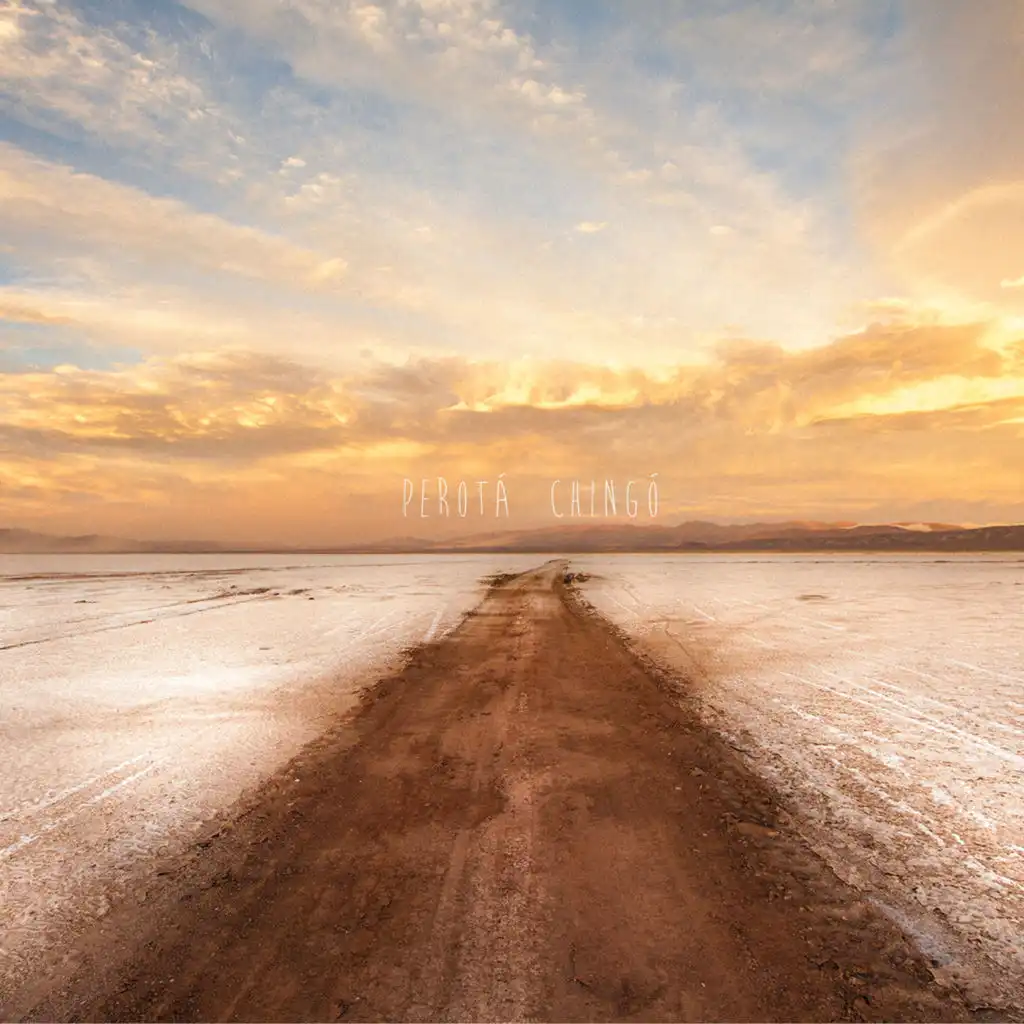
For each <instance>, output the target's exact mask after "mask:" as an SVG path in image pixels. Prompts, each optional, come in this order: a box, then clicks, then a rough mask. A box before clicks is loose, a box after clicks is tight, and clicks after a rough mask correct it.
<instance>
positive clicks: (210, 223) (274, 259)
mask: <svg viewBox="0 0 1024 1024" xmlns="http://www.w3.org/2000/svg"><path fill="white" fill-rule="evenodd" d="M0 224H2V225H3V227H4V230H5V233H6V235H7V237H9V238H12V239H14V240H16V241H17V243H18V246H19V252H23V253H24V252H28V251H31V250H39V249H44V250H45V251H46V252H47V253H48V254H49V256H50V258H52V256H53V252H52V250H53V246H54V244H55V243H57V244H60V245H63V246H64V247H65V253H64V254H73V253H75V252H87V253H89V254H96V253H103V254H105V255H108V256H112V257H121V256H123V255H124V254H125V253H126V252H128V253H130V254H131V256H133V257H134V258H136V259H140V260H143V261H145V262H147V263H149V264H151V265H154V266H160V267H165V268H166V267H191V268H194V269H198V270H206V271H210V270H212V271H216V272H221V273H226V274H239V275H242V276H244V277H248V278H255V279H258V280H269V281H271V282H274V283H283V284H286V285H289V286H292V287H298V288H300V289H310V290H316V289H324V288H327V289H336V288H338V287H339V285H340V283H341V282H342V281H343V279H344V276H345V269H346V262H345V260H344V259H343V258H341V257H340V256H338V255H336V254H327V255H325V254H321V253H317V252H312V251H310V250H309V249H305V248H303V247H300V246H296V245H294V244H292V243H290V242H288V241H286V240H285V239H282V238H279V237H277V236H275V235H272V234H269V233H267V232H265V231H261V230H259V229H256V228H251V227H245V226H242V225H238V224H233V223H231V222H230V221H227V220H225V219H223V218H221V217H217V216H214V215H212V214H206V213H196V212H195V211H193V210H191V209H190V208H189V207H188V206H186V205H185V204H184V203H182V202H180V201H178V200H175V199H164V198H156V197H153V196H150V195H147V194H146V193H145V192H143V191H141V190H139V189H136V188H131V187H129V186H126V185H120V184H116V183H114V182H111V181H107V180H105V179H103V178H99V177H96V176H94V175H91V174H83V173H80V172H75V171H74V170H73V169H72V168H71V167H68V166H64V165H61V164H54V163H51V162H49V161H45V160H40V159H38V158H34V157H32V156H31V155H30V154H28V153H26V152H25V151H24V150H21V149H18V148H17V147H15V146H11V145H9V144H0Z"/></svg>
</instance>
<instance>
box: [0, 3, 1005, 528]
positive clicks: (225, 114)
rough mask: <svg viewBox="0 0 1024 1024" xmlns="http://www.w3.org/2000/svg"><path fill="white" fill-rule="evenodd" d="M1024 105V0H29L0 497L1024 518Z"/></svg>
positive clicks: (370, 520) (340, 521)
mask: <svg viewBox="0 0 1024 1024" xmlns="http://www.w3.org/2000/svg"><path fill="white" fill-rule="evenodd" d="M1021 124H1024V3H1022V2H1021V0H986V2H985V3H977V2H973V0H945V2H943V3H935V2H933V0H841V2H840V0H792V2H782V0H746V2H743V0H687V2H683V0H630V2H626V0H619V2H611V0H508V2H503V0H378V2H364V0H288V2H283V0H181V2H172V0H157V2H146V3H143V2H141V0H80V2H64V0H13V2H12V0H0V526H6V527H20V528H26V529H34V530H40V531H44V532H53V533H75V534H81V533H103V534H113V535H120V536H131V537H140V538H197V539H198V538H202V539H212V540H227V541H240V542H246V543H262V542H266V543H274V544H305V543H308V544H332V543H349V542H353V541H356V542H357V541H362V540H371V539H380V538H385V537H393V536H423V537H438V536H456V535H461V534H466V533H473V532H481V531H482V532H489V531H494V530H498V529H510V528H511V529H519V528H524V529H525V528H531V527H535V526H549V525H553V524H555V523H556V522H557V523H558V524H560V525H570V524H575V523H576V522H580V523H584V524H585V523H586V522H587V521H588V520H587V518H586V517H583V518H581V519H578V520H577V519H574V518H573V517H572V516H571V515H569V513H570V511H571V508H570V506H569V494H570V488H571V481H573V480H579V481H580V482H581V484H582V485H583V487H584V489H586V490H587V491H588V489H589V485H590V481H591V480H595V481H596V486H597V488H598V492H599V494H600V492H601V490H602V488H603V485H604V481H605V480H611V481H613V482H614V483H615V486H616V487H617V490H618V493H619V494H620V499H619V504H618V510H617V514H616V519H617V521H620V522H624V521H628V520H627V518H626V517H625V515H624V513H623V507H624V503H623V501H622V498H621V495H622V493H623V492H624V490H625V487H626V484H627V483H628V481H629V480H631V479H632V480H636V481H638V483H637V484H636V485H634V489H635V490H636V491H638V492H639V491H640V490H641V488H642V493H643V494H644V495H645V496H646V493H647V487H648V486H649V484H650V481H651V479H655V480H656V482H657V485H658V495H659V506H658V512H657V519H658V522H659V524H660V525H665V524H668V523H672V522H677V521H681V520H685V519H710V520H716V521H721V522H730V521H761V520H789V519H799V520H807V519H815V520H829V521H835V520H841V521H859V522H881V521H905V522H919V521H937V522H950V523H970V524H983V523H994V522H1021V521H1024V132H1021V131H1020V125H1021ZM652 474H656V476H654V477H652ZM499 476H500V477H501V479H502V482H503V484H504V486H505V488H506V494H507V498H508V502H507V511H508V514H507V515H505V509H504V508H501V507H497V506H496V503H495V501H494V498H495V496H496V490H497V480H498V479H499ZM439 477H440V478H443V479H444V480H445V481H446V486H447V487H448V488H449V490H450V492H451V496H452V500H451V502H450V508H449V514H448V515H447V516H445V515H444V514H443V512H444V509H443V507H442V506H440V505H439V503H438V501H437V492H438V489H439V486H440V485H439V484H438V482H437V480H438V478H439ZM406 479H409V480H411V481H413V484H412V485H411V486H413V488H414V492H415V494H414V499H413V501H412V502H411V503H407V504H403V498H404V496H405V493H406V492H405V490H404V488H405V486H406V485H404V481H405V480H406ZM424 479H427V480H429V481H430V482H429V484H428V486H427V489H426V490H427V498H426V501H425V502H424V501H423V500H422V494H423V487H422V481H423V480H424ZM461 480H465V481H466V482H467V488H468V489H469V490H470V492H471V494H472V496H473V499H474V500H473V502H471V503H469V507H468V508H467V514H466V516H465V517H460V516H459V515H458V510H457V507H456V500H455V495H456V493H457V488H458V484H459V481H461ZM480 480H484V481H487V485H486V489H485V494H486V499H485V504H484V513H483V514H480V510H479V507H478V505H477V503H476V497H477V493H478V485H477V481H480ZM555 480H559V481H561V483H560V484H559V485H558V488H560V490H559V489H556V496H557V495H560V496H561V497H560V499H559V498H556V503H555V508H552V503H551V498H550V495H551V485H552V484H553V482H554V481H555ZM641 482H642V483H641ZM588 493H589V491H588ZM559 501H560V502H561V504H559ZM583 504H584V511H587V512H589V501H585V502H584V503H583ZM600 504H601V503H600V500H599V502H598V505H599V506H600ZM643 507H644V509H645V515H646V514H648V510H647V506H646V497H645V498H644V501H643ZM556 510H558V511H561V512H562V513H563V518H561V519H557V520H556V519H555V518H554V512H555V511H556ZM598 511H599V512H600V511H602V510H601V509H600V508H599V509H598ZM496 512H498V513H500V514H497V515H496ZM606 521H610V520H606ZM643 521H644V516H638V519H637V522H643ZM590 522H592V520H590Z"/></svg>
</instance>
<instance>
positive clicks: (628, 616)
mask: <svg viewBox="0 0 1024 1024" xmlns="http://www.w3.org/2000/svg"><path fill="white" fill-rule="evenodd" d="M572 567H573V569H576V570H581V571H585V572H591V573H594V574H596V575H595V578H593V579H591V580H590V581H589V582H587V583H586V584H585V586H584V591H585V594H586V597H587V599H588V600H589V601H590V602H591V603H592V604H593V605H594V606H595V607H596V608H597V610H598V611H600V612H601V613H603V614H604V615H605V616H606V617H607V618H609V619H610V620H612V621H613V622H614V623H615V624H616V625H618V626H619V627H620V628H621V629H622V630H624V631H625V632H626V633H627V634H628V635H630V636H631V637H632V638H633V639H634V640H635V641H636V643H637V644H638V645H639V647H640V648H641V649H642V650H643V651H644V652H645V653H648V654H650V655H651V656H652V657H653V658H654V659H655V660H656V661H659V662H661V663H662V664H663V665H667V666H669V667H670V668H672V669H673V670H675V671H676V672H677V673H678V674H680V675H683V676H685V677H686V678H687V679H689V680H692V682H693V684H694V689H695V692H696V695H697V697H698V699H699V700H700V702H701V706H702V708H703V711H704V714H705V715H706V717H707V719H708V720H709V721H711V722H712V723H713V724H714V725H715V726H716V727H717V728H719V729H720V730H722V731H724V732H725V733H726V734H727V735H729V736H730V737H731V738H732V740H733V742H734V743H735V744H736V745H737V746H739V747H741V748H742V749H743V750H744V751H745V753H746V754H747V755H748V757H749V758H750V759H751V761H752V762H753V763H754V764H755V765H756V766H757V767H758V769H759V770H760V771H761V772H762V773H763V774H764V775H766V776H768V777H769V778H770V779H771V780H772V781H773V782H774V783H775V785H776V786H777V788H778V789H779V790H780V791H781V792H782V794H784V796H785V797H786V798H787V799H788V800H789V801H790V803H791V804H792V806H794V807H795V808H797V809H798V811H799V820H800V822H801V828H802V829H804V830H805V832H806V834H807V836H808V838H810V839H811V840H812V842H813V843H814V845H815V846H816V847H817V848H818V849H819V850H820V851H821V852H822V853H823V854H824V855H825V856H826V857H827V858H828V859H829V861H830V862H831V864H832V865H833V867H834V869H835V870H836V871H837V873H838V874H839V875H840V876H841V877H843V878H844V879H846V880H849V881H852V882H854V883H855V884H856V885H858V886H859V887H861V888H862V889H864V890H865V891H866V892H867V893H868V894H869V895H870V896H871V898H872V899H873V900H876V901H877V902H878V903H879V904H880V905H882V906H883V907H884V908H886V910H887V911H888V912H889V913H890V914H891V915H892V916H893V917H894V918H895V919H897V920H898V921H899V922H900V923H901V924H902V925H903V926H904V927H905V928H908V929H909V930H911V931H912V932H915V933H916V934H917V936H918V939H919V941H920V942H921V944H922V945H923V946H924V948H926V950H928V951H929V953H930V955H931V956H932V957H933V960H934V961H935V962H936V963H937V964H938V965H939V966H940V967H942V968H944V969H945V971H946V972H947V973H948V974H950V975H951V976H963V977H968V976H969V977H970V978H971V979H972V982H971V983H972V984H973V985H975V987H979V986H980V987H984V986H985V985H987V984H989V983H991V982H993V980H994V983H995V985H996V986H997V987H999V986H1000V985H1001V984H1002V982H1003V981H1005V982H1007V983H1011V982H1012V979H1014V978H1016V979H1020V978H1024V949H1022V938H1024V773H1022V768H1024V662H1022V658H1021V653H1022V651H1024V559H1022V558H1020V557H1019V556H1016V555H1013V556H977V555H974V556H950V557H937V556H932V555H929V556H878V557H866V556H863V555H857V556H831V557H830V556H820V555H807V556H757V557H752V556H738V555H726V556H711V555H694V556H670V557H663V556H655V555H651V556H626V555H621V556H615V555H612V556H594V557H574V558H573V559H572ZM982 975H986V976H987V977H988V979H989V981H988V982H983V981H982V980H981V976H982ZM1013 984H1019V982H1016V983H1013Z"/></svg>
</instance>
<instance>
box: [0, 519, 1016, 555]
mask: <svg viewBox="0 0 1024 1024" xmlns="http://www.w3.org/2000/svg"><path fill="white" fill-rule="evenodd" d="M630 551H636V552H641V551H652V552H672V551H677V552H699V551H793V552H801V551H803V552H812V551H1024V525H1006V526H972V527H969V526H958V525H953V524H949V523H876V524H864V523H847V522H839V523H828V522H803V521H793V522H781V523H740V524H722V523H713V522H703V521H691V522H684V523H679V524H677V525H675V526H651V525H646V524H645V525H637V526H634V525H631V524H630V525H623V524H583V523H581V524H578V525H572V526H552V527H545V528H540V529H534V530H520V531H515V530H511V531H503V532H496V533H489V534H477V535H475V536H470V537H466V538H463V539H460V540H444V541H430V540H424V539H422V538H417V537H401V538H396V539H393V540H388V541H381V542H375V543H368V544H347V545H336V546H318V547H287V546H281V545H266V544H262V545H261V544H227V543H222V542H217V541H195V540H183V541H175V540H165V541H144V540H131V539H126V538H122V537H107V536H100V535H96V534H87V535H84V536H76V537H69V536H58V535H54V534H46V533H36V532H35V531H32V530H21V529H0V553H3V554H177V553H181V554H200V553H220V554H226V553H246V552H252V553H255V552H281V553H296V554H298V553H305V554H412V553H418V552H424V553H437V554H442V553H460V554H470V553H484V552H509V553H512V552H530V553H532V552H537V553H566V554H582V553H586V552H630Z"/></svg>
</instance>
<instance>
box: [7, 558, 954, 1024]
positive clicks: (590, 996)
mask: <svg viewBox="0 0 1024 1024" xmlns="http://www.w3.org/2000/svg"><path fill="white" fill-rule="evenodd" d="M786 820H787V819H786V818H785V816H784V815H783V814H782V813H781V812H780V810H779V809H778V808H777V807H776V806H775V805H774V804H773V801H772V798H771V795H770V793H769V792H768V791H767V790H766V789H765V788H764V787H763V785H762V784H761V783H759V782H758V780H757V779H756V778H754V777H753V776H752V775H751V774H750V773H749V772H748V771H747V770H746V769H745V768H744V767H743V765H742V764H741V763H740V761H739V760H738V759H737V758H736V756H735V754H734V753H733V752H732V751H731V750H730V749H729V748H728V747H727V746H725V745H724V744H723V743H722V742H721V741H720V740H719V739H717V738H716V737H715V736H714V735H711V734H709V733H708V732H707V731H706V730H704V729H702V727H701V726H700V724H699V723H698V721H697V720H696V718H695V717H694V716H693V714H692V713H691V712H690V711H689V710H688V708H687V702H686V695H685V690H683V691H673V690H672V689H671V687H668V685H667V684H666V683H665V681H663V680H661V681H659V680H658V679H656V678H654V677H653V676H652V675H651V674H650V673H648V672H647V671H646V670H645V668H644V667H643V666H642V665H641V664H640V663H639V662H638V661H637V660H636V659H635V658H634V657H633V656H632V655H631V654H630V653H629V652H628V651H627V650H626V649H625V648H624V647H623V645H622V644H621V643H620V642H619V641H618V640H617V639H616V638H615V637H614V636H613V635H612V633H611V632H610V631H609V630H608V629H607V628H606V627H605V626H604V625H603V623H602V622H601V621H600V620H599V619H597V618H596V617H594V616H591V615H589V614H588V613H586V612H585V611H584V610H582V609H581V608H579V607H578V606H577V605H576V604H575V602H574V601H573V600H572V599H571V597H570V595H569V594H568V592H567V590H566V588H565V587H564V586H563V584H562V575H561V567H560V566H559V565H558V564H556V563H551V564H549V565H547V566H544V567H542V568H541V569H539V570H536V571H535V572H532V573H527V574H525V575H523V576H521V577H518V578H514V579H510V580H504V581H502V582H501V583H499V584H498V585H496V586H495V587H494V588H493V589H492V590H491V592H490V593H489V595H488V597H487V598H486V599H485V600H484V602H483V603H482V604H481V605H480V607H479V608H478V609H477V610H476V612H475V613H473V614H472V615H471V616H470V617H469V618H468V619H467V620H466V622H465V623H464V624H463V626H462V627H461V628H460V629H459V630H458V631H457V632H456V633H455V634H454V635H453V636H451V637H449V638H448V639H447V640H444V641H442V642H440V643H436V644H431V645H428V646H426V647H423V648H421V649H420V650H418V651H417V652H415V653H414V654H413V655H412V656H411V657H410V659H409V661H408V664H407V666H406V667H405V669H404V670H403V671H402V672H401V673H400V674H399V675H397V676H395V677H394V678H391V679H387V680H385V681H383V682H381V683H379V684H378V685H377V686H376V687H374V688H373V689H372V690H370V691H368V693H367V695H366V696H365V698H364V700H363V704H362V706H361V707H360V708H359V709H358V712H357V713H356V714H355V715H354V716H352V717H351V719H350V720H349V721H348V722H346V723H345V724H344V725H342V726H340V727H339V728H337V729H336V730H334V731H333V732H332V733H330V734H328V735H327V736H325V737H324V738H323V739H321V740H320V741H318V742H317V743H316V744H314V745H313V746H311V747H310V748H308V749H307V750H306V751H305V752H304V754H303V755H302V756H301V757H300V758H298V759H297V760H296V761H295V762H293V763H292V765H291V766H290V767H289V768H288V770H286V771H285V772H282V773H281V774H280V775H279V776H277V777H276V778H274V779H272V780H271V781H270V782H268V784H267V785H266V786H265V787H264V788H263V789H262V790H261V792H260V793H259V795H258V799H256V800H254V801H253V802H252V805H251V806H250V807H249V809H248V810H246V811H244V812H243V813H241V814H239V815H238V816H236V817H235V818H234V820H233V821H225V823H224V825H223V827H222V828H221V829H220V830H219V831H218V832H217V833H215V834H214V835H212V836H210V837H208V838H207V839H205V840H203V841H202V842H201V843H199V844H197V846H196V848H195V849H194V850H193V851H192V852H191V853H190V854H189V856H187V857H186V858H185V859H183V860H181V861H179V862H177V863H176V864H175V865H173V867H171V866H168V868H167V870H166V871H164V872H163V873H162V874H161V877H160V878H151V879H150V880H149V881H148V882H147V885H146V886H145V887H144V888H145V891H143V890H142V889H140V890H139V893H138V898H137V899H136V900H133V901H132V902H131V903H130V904H125V905H124V906H122V907H120V908H117V909H116V910H115V911H114V912H113V913H111V914H110V915H108V917H107V918H105V919H104V920H103V921H100V922H98V923H97V924H96V926H95V929H94V931H93V933H92V934H91V935H86V936H85V937H84V938H83V939H81V940H80V941H78V942H76V944H75V946H74V948H72V949H69V950H67V951H66V955H65V956H64V958H63V960H62V961H61V962H59V963H54V965H52V971H51V972H50V973H49V974H48V975H47V976H45V977H40V978H39V979H38V980H37V983H36V984H35V985H34V987H33V988H32V989H31V990H24V991H23V992H22V993H20V995H19V999H18V1001H17V1005H14V1004H12V1005H10V1006H8V1007H7V1008H6V1009H5V1010H4V1014H3V1015H4V1016H6V1017H8V1019H10V1018H26V1019H79V1020H82V1019H85V1020H155V1019H161V1020H211V1021H212V1020H248V1021H262V1020H291V1021H304V1020H331V1021H333V1020H341V1021H374V1020H476V1021H489V1020H560V1021H571V1020H648V1021H654V1020H684V1021H698V1020H700V1021H714V1020H733V1021H741V1020H743V1021H768V1020H822V1021H824V1020H891V1021H901V1020H930V1021H940V1020H943V1021H945V1020H949V1021H954V1020H968V1019H970V1014H969V1013H968V1011H967V1010H966V1009H965V1007H964V1005H963V1003H962V1002H961V1001H960V1000H959V998H958V996H957V995H956V994H955V993H952V992H950V991H946V990H943V989H941V988H939V987H938V986H937V985H936V984H935V982H934V981H933V979H932V977H931V974H930V972H929V970H928V968H927V965H926V963H925V962H924V961H923V960H922V959H921V958H920V956H919V955H918V954H917V953H915V952H914V951H913V949H912V948H911V946H910V945H909V943H908V942H907V940H906V939H905V938H904V937H903V936H902V935H901V934H900V933H899V932H898V931H897V930H895V928H894V927H893V926H892V925H890V924H889V923H888V922H887V921H886V920H885V919H884V918H882V917H881V916H880V915H879V914H877V913H876V912H875V911H874V910H873V909H872V908H871V907H869V906H868V905H867V904H866V903H864V902H863V901H861V900H860V899H859V898H858V897H857V895H856V894H854V893H853V892H851V891H850V890H849V889H847V888H846V887H844V886H843V885H842V884H841V883H839V882H838V881H837V880H836V878H835V877H834V876H833V875H831V874H830V872H829V871H828V870H827V868H825V867H824V865H823V864H822V863H821V862H820V861H819V860H818V859H817V858H816V857H815V856H814V855H813V854H812V853H811V852H810V851H809V850H808V849H807V848H806V847H805V846H804V845H803V844H802V842H801V841H800V840H799V839H798V838H796V837H795V836H794V835H793V834H791V833H790V832H789V831H788V830H787V828H786V826H785V821H786ZM154 870H155V869H154ZM56 959H57V958H56V957H55V960H56ZM8 1011H11V1012H10V1013H8Z"/></svg>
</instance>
